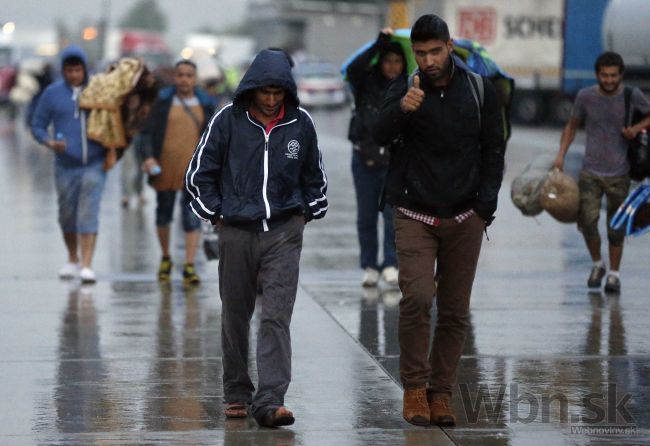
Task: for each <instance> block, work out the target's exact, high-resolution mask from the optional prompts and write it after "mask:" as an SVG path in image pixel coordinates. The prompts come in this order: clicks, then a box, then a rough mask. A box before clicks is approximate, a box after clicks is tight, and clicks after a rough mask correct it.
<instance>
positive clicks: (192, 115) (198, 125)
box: [176, 96, 203, 134]
mask: <svg viewBox="0 0 650 446" xmlns="http://www.w3.org/2000/svg"><path fill="white" fill-rule="evenodd" d="M176 97H177V98H178V100H179V101H181V104H182V105H183V110H184V111H185V113H187V114H188V115H189V117H190V118H191V119H192V121H193V122H194V125H196V128H197V129H198V131H199V134H201V133H202V132H203V125H202V124H201V122H200V121H199V117H198V116H196V114H195V113H194V112H193V111H192V109H191V108H190V106H189V105H187V103H186V102H185V100H184V99H183V98H181V97H178V96H176Z"/></svg>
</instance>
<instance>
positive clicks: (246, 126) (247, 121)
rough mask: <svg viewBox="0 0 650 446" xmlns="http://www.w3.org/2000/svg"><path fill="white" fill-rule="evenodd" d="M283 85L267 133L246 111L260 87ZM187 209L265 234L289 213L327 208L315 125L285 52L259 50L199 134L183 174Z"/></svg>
mask: <svg viewBox="0 0 650 446" xmlns="http://www.w3.org/2000/svg"><path fill="white" fill-rule="evenodd" d="M269 86H273V87H282V88H283V89H284V90H285V100H284V111H285V114H284V118H282V120H281V121H280V122H279V123H277V124H276V125H275V127H273V129H272V130H271V131H270V132H269V133H268V134H267V133H266V131H265V128H264V126H263V125H262V124H261V123H260V122H258V121H257V120H256V119H255V118H253V117H252V116H251V114H250V113H249V111H248V109H249V106H250V103H251V100H252V95H253V93H254V91H255V89H257V88H261V87H269ZM185 187H186V189H187V190H188V192H189V193H190V195H191V196H192V198H193V199H192V200H191V201H190V203H189V206H190V208H191V210H192V211H193V212H194V213H195V214H196V215H197V216H199V217H200V218H202V219H203V220H207V221H210V222H212V223H213V224H214V223H216V221H217V220H218V219H219V218H223V221H224V222H225V223H227V224H230V225H234V226H238V227H240V228H242V229H246V230H250V231H254V232H262V231H268V230H270V229H273V228H274V227H277V226H278V225H280V224H282V223H284V222H285V221H286V220H287V219H289V218H290V217H291V216H292V215H300V214H302V215H304V216H305V218H306V219H307V220H311V219H312V218H322V217H323V216H324V215H325V212H326V211H327V198H326V196H325V193H326V190H327V179H326V176H325V171H324V169H323V162H322V158H321V153H320V150H319V148H318V141H317V139H316V130H315V128H314V123H313V121H312V119H311V117H310V116H309V114H308V113H307V112H306V111H305V110H303V109H302V108H300V107H299V102H298V96H297V93H296V84H295V82H294V80H293V77H292V76H291V67H290V65H289V60H288V59H287V56H286V55H285V54H284V53H283V52H281V51H272V50H264V51H262V52H260V53H259V54H258V55H257V57H256V58H255V60H254V61H253V63H252V64H251V66H250V68H249V69H248V71H247V72H246V74H245V76H244V78H243V79H242V81H241V83H240V84H239V87H238V88H237V91H236V92H235V97H234V101H233V103H232V104H228V105H226V106H224V107H223V108H222V109H221V110H220V111H219V112H218V113H216V114H215V115H214V116H213V117H212V119H211V120H210V122H209V124H208V128H207V130H206V131H205V132H204V133H203V136H202V137H201V141H200V142H199V144H198V146H197V148H196V150H195V152H194V156H193V157H192V161H191V162H190V165H189V166H188V169H187V172H186V175H185Z"/></svg>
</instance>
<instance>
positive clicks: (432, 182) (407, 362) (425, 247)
mask: <svg viewBox="0 0 650 446" xmlns="http://www.w3.org/2000/svg"><path fill="white" fill-rule="evenodd" d="M411 43H412V48H413V52H414V54H415V59H416V62H417V64H418V67H419V70H418V71H417V73H416V74H415V75H414V76H412V78H410V79H412V80H410V81H408V82H407V80H405V79H402V78H398V79H397V80H396V81H395V82H393V83H392V84H391V86H390V88H389V90H388V92H387V94H386V97H385V99H384V104H383V106H382V110H381V112H380V115H379V118H378V120H377V124H376V126H375V130H374V136H375V139H376V142H377V144H380V145H381V144H388V143H389V142H391V141H393V140H394V139H395V138H396V137H397V136H398V135H401V136H402V138H403V144H402V145H401V146H400V147H399V148H396V149H395V150H393V152H392V158H391V164H390V168H389V172H388V180H387V185H386V191H385V199H386V202H387V203H389V204H391V205H393V206H394V207H395V236H396V245H397V256H398V261H399V285H400V289H401V291H402V295H403V298H402V300H401V301H400V318H399V342H400V378H401V382H402V384H403V386H404V390H405V392H404V418H405V419H406V420H407V421H409V422H411V423H413V424H429V423H432V424H437V425H454V424H455V416H454V414H453V412H452V411H451V409H450V407H449V399H450V396H451V392H452V387H453V385H454V384H455V380H456V369H457V367H458V361H459V359H460V355H461V352H462V348H463V343H464V340H465V333H466V331H467V327H468V326H469V301H470V294H471V289H472V283H473V281H474V275H475V272H476V265H477V262H478V257H479V252H480V248H481V241H482V236H483V231H484V229H485V227H486V225H487V224H489V223H490V222H491V221H492V219H493V214H494V212H495V210H496V206H497V195H498V192H499V188H500V186H501V181H502V177H503V158H504V152H505V141H504V135H503V125H502V120H501V113H500V109H499V106H498V101H497V96H496V92H495V89H494V87H493V86H492V84H491V83H490V82H489V81H487V80H486V79H484V78H482V77H480V76H478V75H475V74H472V73H470V72H469V69H468V68H467V67H466V66H465V65H464V64H463V63H462V61H460V59H457V58H456V57H454V56H453V55H452V49H453V42H452V40H451V38H450V36H449V29H448V28H447V24H446V23H445V22H444V21H443V20H442V19H441V18H440V17H437V16H435V15H425V16H422V17H420V18H419V19H418V21H417V22H416V23H415V25H414V26H413V28H412V30H411ZM409 83H410V84H411V85H409ZM436 259H437V271H438V274H439V281H438V287H437V291H436V285H435V280H434V268H435V267H436ZM434 295H436V296H437V299H436V304H437V308H438V320H437V323H436V328H435V335H434V341H433V345H432V346H431V347H430V346H429V334H430V319H431V314H430V312H431V305H432V300H433V296H434Z"/></svg>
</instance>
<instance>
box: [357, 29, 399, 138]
mask: <svg viewBox="0 0 650 446" xmlns="http://www.w3.org/2000/svg"><path fill="white" fill-rule="evenodd" d="M388 53H395V54H398V55H400V56H402V60H403V61H404V67H403V69H402V75H403V76H404V77H406V74H407V72H406V58H405V56H404V50H403V49H402V46H401V45H400V44H399V43H397V42H391V41H390V36H388V35H386V34H383V33H380V34H379V37H377V40H376V41H375V43H374V44H373V45H372V46H370V47H369V48H368V49H367V50H365V51H364V52H363V53H361V54H359V55H358V56H357V57H356V58H355V59H354V60H353V61H352V62H350V64H349V65H348V68H347V70H346V74H347V79H348V82H350V85H351V86H352V91H353V93H354V105H355V110H354V115H353V118H352V121H351V122H350V132H349V139H350V141H351V142H352V143H353V144H374V141H373V138H372V129H373V127H374V125H375V122H376V121H377V117H378V116H379V110H380V109H381V105H382V102H383V99H384V93H386V90H387V89H388V86H389V85H390V83H391V80H390V79H388V78H386V77H385V76H384V75H383V74H382V72H381V61H382V59H383V58H384V57H385V56H386V55H387V54H388ZM375 57H378V59H379V60H378V62H377V63H375V64H374V65H373V64H372V62H373V59H374V58H375Z"/></svg>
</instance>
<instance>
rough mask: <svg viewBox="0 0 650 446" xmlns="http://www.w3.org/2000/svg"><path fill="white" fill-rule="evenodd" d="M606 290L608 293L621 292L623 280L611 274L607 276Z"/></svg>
mask: <svg viewBox="0 0 650 446" xmlns="http://www.w3.org/2000/svg"><path fill="white" fill-rule="evenodd" d="M605 292H606V293H620V292H621V280H620V279H619V278H618V277H616V276H614V275H612V274H610V275H609V276H607V280H606V281H605Z"/></svg>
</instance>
